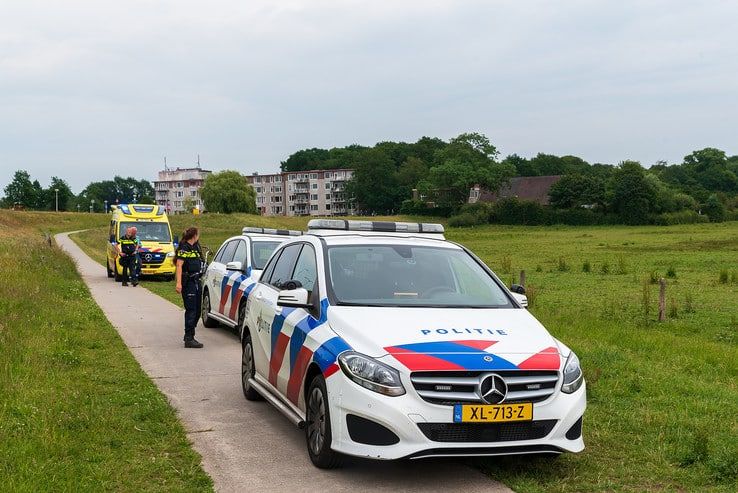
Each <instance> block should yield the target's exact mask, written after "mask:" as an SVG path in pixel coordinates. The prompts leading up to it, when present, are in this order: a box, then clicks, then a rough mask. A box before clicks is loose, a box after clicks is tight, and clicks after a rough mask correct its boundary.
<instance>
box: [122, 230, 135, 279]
mask: <svg viewBox="0 0 738 493" xmlns="http://www.w3.org/2000/svg"><path fill="white" fill-rule="evenodd" d="M132 229H133V228H128V229H127V230H126V234H125V235H123V236H121V238H120V239H119V240H118V255H120V265H121V267H123V286H128V280H129V278H130V279H131V280H132V281H133V285H134V286H137V285H138V275H137V274H136V256H137V253H138V238H136V234H135V233H132V231H131V230H132Z"/></svg>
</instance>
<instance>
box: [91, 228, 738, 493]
mask: <svg viewBox="0 0 738 493" xmlns="http://www.w3.org/2000/svg"><path fill="white" fill-rule="evenodd" d="M172 223H173V229H174V230H175V231H181V230H182V229H184V227H185V226H187V225H189V224H197V225H198V226H200V228H201V233H202V240H201V241H202V243H203V244H204V245H207V246H209V247H211V248H213V249H217V247H218V246H219V245H220V243H221V242H222V241H223V240H224V239H225V238H227V237H228V236H232V235H234V234H238V232H239V231H240V229H241V227H242V226H244V225H246V224H254V225H263V226H273V227H283V228H284V227H287V228H296V229H302V228H304V227H305V224H306V218H260V217H253V216H242V215H233V216H217V215H206V216H203V217H199V218H195V219H193V218H192V217H191V216H189V217H188V216H175V217H174V218H173V219H172ZM447 237H448V238H449V239H451V240H454V241H458V242H460V243H462V244H464V245H466V246H468V247H469V248H471V249H472V250H473V251H474V252H476V253H477V254H478V255H479V256H480V257H481V258H482V259H483V260H484V261H485V262H487V263H488V264H489V265H490V266H491V267H492V268H493V269H494V270H495V271H496V272H497V273H498V275H499V276H500V277H501V278H502V279H503V280H504V281H505V282H506V283H508V284H509V283H511V282H512V281H513V280H517V279H518V278H519V272H520V270H525V272H526V278H527V286H528V295H529V298H530V302H531V308H530V310H531V312H532V313H533V314H534V315H535V316H536V317H537V318H538V319H540V320H541V321H542V322H543V323H544V324H545V325H546V327H548V329H549V330H550V331H551V332H552V333H553V334H554V335H555V336H556V337H558V338H560V339H561V340H562V341H564V342H565V343H566V344H567V345H569V346H570V347H571V348H572V349H574V350H575V351H576V352H577V354H578V355H579V357H580V359H581V361H582V364H583V366H584V369H585V375H586V378H587V385H588V392H589V396H588V406H589V407H588V410H587V414H586V415H585V421H584V423H585V425H584V434H585V442H586V445H587V449H586V450H585V451H584V452H583V453H582V454H577V455H563V456H561V457H559V458H557V459H553V460H551V459H532V458H530V457H524V458H520V457H518V458H504V459H500V458H495V459H477V460H474V461H472V462H473V463H474V465H476V466H477V467H479V468H480V469H482V470H484V471H487V472H488V473H489V474H490V475H491V476H493V477H495V478H496V479H499V480H501V481H503V482H504V483H506V484H508V485H509V486H511V487H512V488H513V489H515V490H516V491H521V492H549V491H554V492H555V491H561V492H564V491H726V492H732V491H735V490H736V488H737V487H738V438H737V437H738V274H736V273H737V272H738V223H736V222H731V223H723V224H701V225H685V226H671V227H624V226H618V227H520V226H517V227H516V226H483V227H476V228H468V229H454V228H450V229H449V230H448V232H447ZM77 240H78V241H79V242H80V243H81V244H82V245H83V247H84V248H85V249H86V250H87V251H88V252H91V253H92V254H93V255H96V258H98V260H101V259H102V258H103V257H102V254H101V253H100V252H102V248H103V246H104V242H105V231H104V230H103V229H100V230H97V231H90V232H87V233H85V234H83V235H80V236H79V237H78V238H77ZM96 252H97V253H96ZM584 265H587V266H588V267H587V268H584V267H583V266H584ZM726 273H727V274H726ZM660 277H664V278H666V279H667V282H668V288H667V315H668V318H667V320H666V321H665V322H662V323H659V322H657V321H656V316H657V303H658V284H657V282H658V279H659V278H660ZM652 278H653V279H654V280H655V281H656V283H655V284H654V283H652ZM147 286H149V287H151V288H152V289H153V290H154V291H155V292H157V293H161V294H162V295H164V296H166V297H167V298H169V299H171V300H173V301H175V302H177V303H180V302H179V297H178V296H177V295H176V293H174V288H173V285H172V284H171V283H147Z"/></svg>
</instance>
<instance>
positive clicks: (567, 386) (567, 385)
mask: <svg viewBox="0 0 738 493" xmlns="http://www.w3.org/2000/svg"><path fill="white" fill-rule="evenodd" d="M582 382H584V376H583V375H582V367H581V366H580V365H579V358H577V355H576V354H574V351H572V352H571V353H569V357H568V358H567V359H566V365H564V383H563V385H561V391H562V392H564V393H565V394H573V393H574V392H576V391H577V390H579V387H581V386H582Z"/></svg>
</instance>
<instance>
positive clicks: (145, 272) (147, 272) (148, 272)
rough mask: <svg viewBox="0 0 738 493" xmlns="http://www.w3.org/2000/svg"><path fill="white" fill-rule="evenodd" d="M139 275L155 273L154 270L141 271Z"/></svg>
mask: <svg viewBox="0 0 738 493" xmlns="http://www.w3.org/2000/svg"><path fill="white" fill-rule="evenodd" d="M141 273H143V274H156V271H155V270H154V269H141Z"/></svg>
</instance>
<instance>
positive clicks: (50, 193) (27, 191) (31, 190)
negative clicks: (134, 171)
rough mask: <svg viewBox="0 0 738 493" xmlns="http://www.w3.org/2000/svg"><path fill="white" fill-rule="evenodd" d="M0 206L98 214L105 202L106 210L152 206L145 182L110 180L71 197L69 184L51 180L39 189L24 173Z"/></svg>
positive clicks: (18, 174) (15, 177) (7, 190)
mask: <svg viewBox="0 0 738 493" xmlns="http://www.w3.org/2000/svg"><path fill="white" fill-rule="evenodd" d="M4 193H5V194H4V196H3V198H2V199H1V200H0V205H1V206H2V207H5V208H10V207H20V208H23V209H33V210H46V211H53V210H56V208H57V204H58V209H59V210H60V211H75V210H81V211H90V210H92V211H94V212H102V211H103V210H104V208H105V202H106V201H107V204H108V206H110V205H112V204H117V203H122V204H124V203H128V202H134V201H135V202H138V203H139V204H154V203H155V202H154V188H153V187H152V185H151V183H150V182H149V181H147V180H137V179H135V178H132V177H128V178H123V177H120V176H116V177H114V178H113V179H112V180H103V181H96V182H92V183H90V184H89V185H87V186H86V187H85V188H84V190H82V191H81V192H80V193H79V194H77V195H75V194H74V192H72V189H71V188H70V187H69V184H68V183H67V182H66V181H65V180H63V179H61V178H59V177H56V176H54V177H52V178H51V180H50V183H49V186H48V187H42V186H41V184H40V183H39V181H38V180H32V179H31V176H30V174H29V173H28V172H27V171H23V170H18V171H16V172H15V173H14V175H13V179H12V181H11V182H10V183H9V184H8V185H7V186H6V187H5V189H4Z"/></svg>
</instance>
